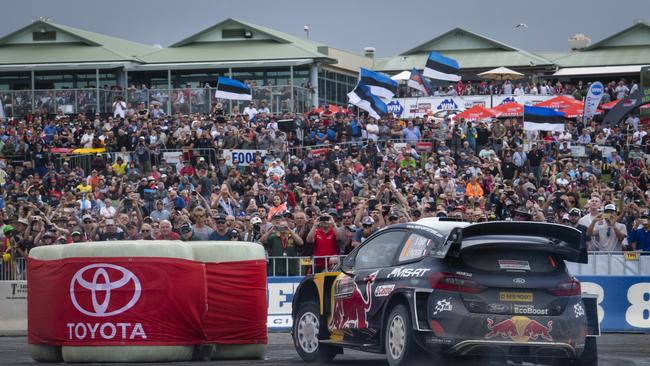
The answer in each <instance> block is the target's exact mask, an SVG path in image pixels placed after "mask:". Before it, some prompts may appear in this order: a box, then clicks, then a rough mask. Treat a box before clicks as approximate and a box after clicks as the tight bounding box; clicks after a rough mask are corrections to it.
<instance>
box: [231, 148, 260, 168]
mask: <svg viewBox="0 0 650 366" xmlns="http://www.w3.org/2000/svg"><path fill="white" fill-rule="evenodd" d="M266 153H267V151H266V150H242V149H237V150H228V149H224V150H223V157H224V158H225V159H226V165H229V166H232V165H234V163H237V165H239V166H248V165H250V164H251V163H252V162H254V161H255V156H256V155H257V154H259V155H260V156H262V161H264V158H265V157H266Z"/></svg>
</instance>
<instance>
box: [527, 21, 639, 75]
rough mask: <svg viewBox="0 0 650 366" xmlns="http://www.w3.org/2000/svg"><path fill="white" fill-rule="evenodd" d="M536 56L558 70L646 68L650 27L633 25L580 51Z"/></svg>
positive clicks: (546, 53) (547, 53)
mask: <svg viewBox="0 0 650 366" xmlns="http://www.w3.org/2000/svg"><path fill="white" fill-rule="evenodd" d="M538 54H539V55H540V56H542V57H545V58H548V59H549V60H551V61H552V62H553V63H554V64H556V65H557V66H559V67H561V68H577V67H582V68H584V67H592V66H624V65H647V64H650V26H648V25H647V24H645V23H636V24H634V25H632V26H630V27H628V28H625V29H623V30H622V31H620V32H618V33H615V34H613V35H611V36H609V37H607V38H605V39H603V40H601V41H598V42H596V43H594V44H592V45H591V46H589V47H587V48H584V49H581V50H573V51H570V52H555V53H552V52H545V53H541V52H540V53H538ZM585 72H589V71H585ZM567 75H568V74H567Z"/></svg>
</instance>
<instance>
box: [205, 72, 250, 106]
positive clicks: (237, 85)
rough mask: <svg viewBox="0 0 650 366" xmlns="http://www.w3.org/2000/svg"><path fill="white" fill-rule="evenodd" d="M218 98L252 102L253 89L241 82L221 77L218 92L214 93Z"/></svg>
mask: <svg viewBox="0 0 650 366" xmlns="http://www.w3.org/2000/svg"><path fill="white" fill-rule="evenodd" d="M214 96H215V97H216V98H221V99H232V100H251V99H253V95H252V93H251V88H249V87H248V85H246V84H244V83H242V82H241V81H237V80H233V79H229V78H225V77H223V76H219V80H218V81H217V91H216V92H214Z"/></svg>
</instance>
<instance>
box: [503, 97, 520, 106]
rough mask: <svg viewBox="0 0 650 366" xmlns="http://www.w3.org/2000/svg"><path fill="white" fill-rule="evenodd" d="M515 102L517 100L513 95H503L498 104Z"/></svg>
mask: <svg viewBox="0 0 650 366" xmlns="http://www.w3.org/2000/svg"><path fill="white" fill-rule="evenodd" d="M516 102H517V100H516V99H515V97H505V98H503V100H502V101H501V103H499V105H501V104H506V103H516Z"/></svg>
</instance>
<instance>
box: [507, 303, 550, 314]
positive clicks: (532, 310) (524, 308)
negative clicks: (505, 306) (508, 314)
mask: <svg viewBox="0 0 650 366" xmlns="http://www.w3.org/2000/svg"><path fill="white" fill-rule="evenodd" d="M512 312H513V313H515V314H526V315H548V309H538V308H536V307H535V306H534V305H521V304H513V305H512Z"/></svg>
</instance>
